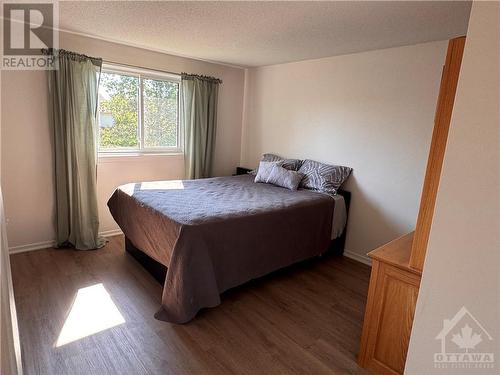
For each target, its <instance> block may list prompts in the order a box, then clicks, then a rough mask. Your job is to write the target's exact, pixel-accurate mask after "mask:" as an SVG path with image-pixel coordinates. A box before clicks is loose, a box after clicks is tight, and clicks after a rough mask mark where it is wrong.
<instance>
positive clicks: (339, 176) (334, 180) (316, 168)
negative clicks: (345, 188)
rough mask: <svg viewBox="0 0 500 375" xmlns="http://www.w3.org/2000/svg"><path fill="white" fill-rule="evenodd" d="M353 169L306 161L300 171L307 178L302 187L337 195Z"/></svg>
mask: <svg viewBox="0 0 500 375" xmlns="http://www.w3.org/2000/svg"><path fill="white" fill-rule="evenodd" d="M351 171H352V168H349V167H343V166H340V165H329V164H324V163H320V162H318V161H314V160H304V163H302V166H301V167H300V169H299V172H300V173H303V174H304V175H305V176H304V178H303V179H302V181H301V182H300V187H302V188H305V189H311V190H318V191H321V192H324V193H327V194H332V195H335V194H337V190H338V189H339V188H340V186H341V185H342V184H343V183H344V182H345V181H346V180H347V178H348V177H349V175H350V174H351Z"/></svg>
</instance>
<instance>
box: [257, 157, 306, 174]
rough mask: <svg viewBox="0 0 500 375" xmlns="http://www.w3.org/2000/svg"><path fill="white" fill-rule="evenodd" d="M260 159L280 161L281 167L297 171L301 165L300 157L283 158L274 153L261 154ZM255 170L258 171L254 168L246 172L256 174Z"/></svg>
mask: <svg viewBox="0 0 500 375" xmlns="http://www.w3.org/2000/svg"><path fill="white" fill-rule="evenodd" d="M260 161H266V162H270V161H275V162H276V161H281V162H282V166H283V168H285V169H289V170H291V171H298V170H299V168H300V166H301V165H302V160H300V159H284V158H282V157H281V156H278V155H276V154H264V155H262V158H261V159H260ZM257 171H258V168H257V169H254V170H253V171H250V172H248V173H250V174H253V175H256V174H257Z"/></svg>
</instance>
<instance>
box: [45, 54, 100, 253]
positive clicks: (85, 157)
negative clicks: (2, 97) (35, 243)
mask: <svg viewBox="0 0 500 375" xmlns="http://www.w3.org/2000/svg"><path fill="white" fill-rule="evenodd" d="M50 53H51V54H53V55H54V57H55V59H56V62H57V63H58V69H57V70H52V71H49V113H50V115H51V118H50V122H51V126H52V135H53V151H54V162H55V170H54V175H55V196H56V212H55V214H56V217H55V219H56V241H57V246H59V247H68V246H69V247H74V248H76V249H80V250H90V249H96V248H99V247H102V246H104V244H105V241H104V240H103V239H102V238H100V237H99V236H98V230H99V217H98V213H97V189H96V172H97V166H96V160H97V147H96V139H97V137H96V134H97V121H96V116H97V100H98V87H99V78H100V70H101V65H102V60H100V59H95V58H89V57H87V56H84V55H78V54H75V53H72V52H69V51H64V50H59V51H50Z"/></svg>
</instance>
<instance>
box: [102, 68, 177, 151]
mask: <svg viewBox="0 0 500 375" xmlns="http://www.w3.org/2000/svg"><path fill="white" fill-rule="evenodd" d="M101 73H111V74H122V75H127V76H131V77H137V78H138V80H139V87H138V113H137V122H138V124H137V132H138V141H139V147H123V148H119V149H118V148H117V149H101V147H100V124H99V119H97V121H98V123H97V126H98V127H99V129H98V132H99V133H98V134H97V136H98V139H97V143H98V148H97V152H98V157H112V156H138V155H175V154H183V153H184V147H183V143H184V142H183V141H184V129H183V128H184V127H183V126H182V125H181V123H182V121H181V108H180V102H181V76H180V75H177V74H171V73H164V72H160V71H155V70H149V69H143V68H136V67H129V66H123V65H118V64H110V63H103V64H102V69H101ZM144 79H152V80H157V81H166V82H171V83H175V84H177V86H178V91H177V146H175V147H172V146H171V147H145V146H144V121H143V119H144V84H143V80H144ZM99 104H100V103H99V101H98V103H97V106H98V107H97V108H99Z"/></svg>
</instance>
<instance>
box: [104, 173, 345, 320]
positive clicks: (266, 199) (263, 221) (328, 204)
mask: <svg viewBox="0 0 500 375" xmlns="http://www.w3.org/2000/svg"><path fill="white" fill-rule="evenodd" d="M343 203H344V202H343V200H342V199H339V198H336V199H334V198H333V197H331V196H328V195H325V194H322V193H318V192H313V191H309V190H298V191H290V190H287V189H284V188H280V187H277V186H273V185H269V184H259V183H254V182H253V177H252V176H248V175H243V176H233V177H217V178H209V179H199V180H182V181H180V180H179V181H157V182H140V183H132V184H127V185H123V186H120V187H119V188H118V189H116V191H115V192H114V193H113V195H112V196H111V198H110V199H109V201H108V206H109V209H110V211H111V214H112V215H113V217H114V219H115V220H116V222H117V223H118V225H119V226H120V228H121V229H122V230H123V232H124V233H125V235H126V236H127V237H128V239H129V240H130V241H131V242H132V243H133V245H134V246H135V247H137V248H139V249H141V250H142V251H144V252H145V253H146V254H148V255H149V256H150V257H152V258H153V259H155V260H156V261H158V262H160V263H162V264H163V265H165V266H167V267H168V271H167V276H166V279H165V285H164V288H163V294H162V307H161V310H160V311H159V312H158V313H157V314H156V315H155V316H156V317H157V318H158V319H161V320H166V321H169V322H173V323H185V322H188V321H189V320H191V319H192V318H193V317H194V316H195V315H196V313H197V312H198V311H199V310H200V309H201V308H205V307H214V306H217V305H218V304H220V293H222V292H223V291H225V290H227V289H229V288H232V287H235V286H237V285H240V284H242V283H244V282H246V281H248V280H250V279H253V278H257V277H260V276H263V275H265V274H267V273H269V272H272V271H274V270H277V269H279V268H282V267H285V266H288V265H290V264H292V263H295V262H298V261H301V260H304V259H307V258H309V257H313V256H315V255H319V254H321V253H323V252H324V251H325V250H326V249H327V248H328V246H329V243H330V239H331V237H332V235H333V233H334V231H335V232H338V231H339V229H338V228H337V229H335V230H334V229H333V228H334V227H335V225H333V223H334V222H337V223H342V222H344V225H345V219H343V217H345V203H344V204H343ZM342 204H343V207H344V208H343V211H344V214H343V215H342ZM336 206H337V207H340V209H339V210H338V211H337V215H334V211H335V207H336ZM335 216H338V217H337V219H336V221H335ZM338 225H340V224H338Z"/></svg>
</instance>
